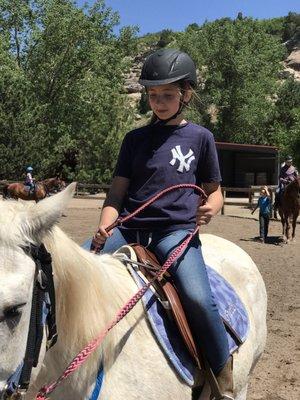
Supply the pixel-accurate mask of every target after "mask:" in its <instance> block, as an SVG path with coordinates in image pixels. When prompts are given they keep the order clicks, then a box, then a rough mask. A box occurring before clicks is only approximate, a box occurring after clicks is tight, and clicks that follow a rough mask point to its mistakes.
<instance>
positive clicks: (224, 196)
mask: <svg viewBox="0 0 300 400" xmlns="http://www.w3.org/2000/svg"><path fill="white" fill-rule="evenodd" d="M222 195H223V206H222V209H221V215H225V201H226V190H225V189H224V188H222Z"/></svg>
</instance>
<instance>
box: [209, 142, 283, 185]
mask: <svg viewBox="0 0 300 400" xmlns="http://www.w3.org/2000/svg"><path fill="white" fill-rule="evenodd" d="M216 146H217V151H218V156H219V163H220V169H221V174H222V186H227V187H240V188H247V187H249V186H252V185H276V184H277V182H278V173H279V154H278V149H277V147H274V146H261V145H252V144H238V143H225V142H216Z"/></svg>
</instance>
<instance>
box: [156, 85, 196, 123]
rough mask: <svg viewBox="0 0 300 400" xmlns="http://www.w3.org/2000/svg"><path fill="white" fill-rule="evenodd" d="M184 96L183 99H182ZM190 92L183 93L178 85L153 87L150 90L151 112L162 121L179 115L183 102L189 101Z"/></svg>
mask: <svg viewBox="0 0 300 400" xmlns="http://www.w3.org/2000/svg"><path fill="white" fill-rule="evenodd" d="M182 94H183V98H182ZM190 98H191V93H190V90H185V91H181V89H180V87H179V86H177V85H176V84H172V83H170V84H168V85H160V86H152V87H150V88H149V89H148V99H149V104H150V107H151V110H152V111H153V112H154V113H155V114H156V115H157V116H158V118H161V119H168V118H170V117H172V116H173V115H174V114H176V113H177V111H178V109H179V107H180V102H181V101H185V102H187V101H189V100H190Z"/></svg>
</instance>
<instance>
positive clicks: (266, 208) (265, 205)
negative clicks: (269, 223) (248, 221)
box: [258, 196, 271, 215]
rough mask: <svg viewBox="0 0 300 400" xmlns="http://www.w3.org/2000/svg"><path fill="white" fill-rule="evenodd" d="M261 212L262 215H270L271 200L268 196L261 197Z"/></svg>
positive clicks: (259, 200) (259, 202)
mask: <svg viewBox="0 0 300 400" xmlns="http://www.w3.org/2000/svg"><path fill="white" fill-rule="evenodd" d="M258 206H259V212H260V213H261V214H262V215H270V212H271V209H270V207H271V200H270V198H269V197H268V196H260V197H259V199H258Z"/></svg>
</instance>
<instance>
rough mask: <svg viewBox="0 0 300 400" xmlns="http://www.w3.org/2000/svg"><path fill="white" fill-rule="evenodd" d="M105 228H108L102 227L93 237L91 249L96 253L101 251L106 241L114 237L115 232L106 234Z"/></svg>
mask: <svg viewBox="0 0 300 400" xmlns="http://www.w3.org/2000/svg"><path fill="white" fill-rule="evenodd" d="M105 228H107V226H106V225H100V226H99V228H98V230H97V232H96V233H95V235H94V236H93V239H92V244H91V249H93V251H94V252H97V251H100V250H101V248H102V247H103V245H104V243H105V242H106V239H107V238H109V237H110V236H111V235H112V232H113V231H112V230H111V231H109V232H106V230H105Z"/></svg>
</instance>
